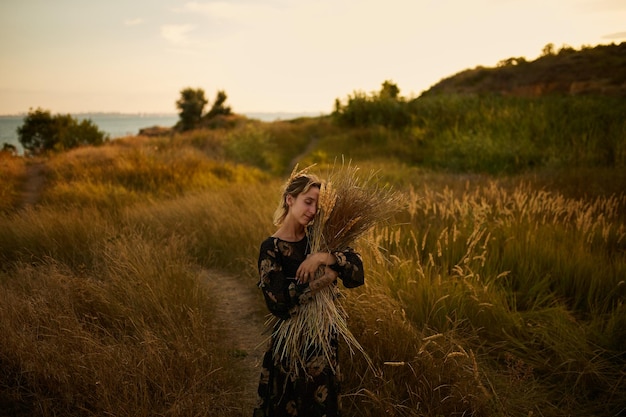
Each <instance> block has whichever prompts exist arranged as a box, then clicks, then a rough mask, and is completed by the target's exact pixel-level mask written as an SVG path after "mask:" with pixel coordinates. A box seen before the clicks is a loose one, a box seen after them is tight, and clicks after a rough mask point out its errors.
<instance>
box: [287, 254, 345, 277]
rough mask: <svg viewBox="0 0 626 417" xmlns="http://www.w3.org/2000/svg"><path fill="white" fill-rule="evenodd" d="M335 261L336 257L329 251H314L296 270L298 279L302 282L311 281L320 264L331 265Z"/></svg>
mask: <svg viewBox="0 0 626 417" xmlns="http://www.w3.org/2000/svg"><path fill="white" fill-rule="evenodd" d="M335 262H336V260H335V257H334V256H333V255H332V254H330V253H328V252H316V253H313V254H311V255H309V256H307V257H306V259H305V260H304V261H303V262H302V263H301V264H300V266H299V267H298V270H297V271H296V279H297V280H298V282H299V283H300V284H304V283H306V282H311V281H313V280H314V279H315V277H316V275H317V271H318V270H319V268H320V266H322V265H330V264H333V263H335ZM335 278H336V277H335Z"/></svg>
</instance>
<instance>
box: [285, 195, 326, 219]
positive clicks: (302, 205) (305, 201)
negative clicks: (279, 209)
mask: <svg viewBox="0 0 626 417" xmlns="http://www.w3.org/2000/svg"><path fill="white" fill-rule="evenodd" d="M319 195H320V189H319V188H318V187H311V188H309V191H307V192H306V193H300V194H298V196H297V197H296V198H294V197H293V196H291V195H289V196H287V204H289V216H290V217H292V218H293V219H294V220H295V221H297V222H298V223H299V224H301V225H303V226H306V225H307V224H309V223H311V221H312V220H313V217H315V213H316V212H317V199H318V198H319Z"/></svg>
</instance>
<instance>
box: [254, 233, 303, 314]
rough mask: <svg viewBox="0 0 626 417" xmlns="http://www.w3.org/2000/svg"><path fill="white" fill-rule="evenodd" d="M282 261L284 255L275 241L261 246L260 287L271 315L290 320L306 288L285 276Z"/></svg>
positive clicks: (259, 262)
mask: <svg viewBox="0 0 626 417" xmlns="http://www.w3.org/2000/svg"><path fill="white" fill-rule="evenodd" d="M281 259H282V254H281V253H280V250H278V248H277V247H276V244H275V240H274V239H267V240H265V241H264V242H263V243H262V244H261V250H260V253H259V261H258V268H259V283H258V285H259V288H260V289H261V291H262V292H263V297H264V298H265V304H266V305H267V308H268V310H269V311H270V313H272V314H273V315H275V316H276V317H278V318H281V319H288V318H289V317H290V316H291V312H292V311H294V307H295V306H296V305H297V304H299V302H300V295H301V294H302V293H303V291H304V290H305V288H304V287H303V286H301V285H297V284H296V282H295V280H294V279H293V278H291V279H290V278H287V277H286V276H285V274H284V272H283V267H282V262H281Z"/></svg>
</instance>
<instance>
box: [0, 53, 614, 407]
mask: <svg viewBox="0 0 626 417" xmlns="http://www.w3.org/2000/svg"><path fill="white" fill-rule="evenodd" d="M518 66H519V65H518ZM624 106H625V104H624V100H623V99H620V98H616V97H611V96H597V95H594V96H571V95H567V96H549V97H544V96H541V97H503V96H500V95H482V96H481V95H475V94H472V95H464V94H451V95H446V94H427V95H424V96H422V97H420V98H418V99H414V100H408V99H405V98H403V97H402V96H401V95H400V90H399V88H398V87H397V86H395V84H393V83H392V82H391V81H388V82H385V83H384V84H383V86H382V89H381V91H379V92H376V93H372V94H363V93H355V94H354V95H351V96H349V98H348V99H347V100H346V101H344V102H341V101H339V102H338V105H337V106H336V111H335V113H334V114H333V115H331V116H328V117H319V118H301V119H296V120H291V121H279V122H273V123H262V122H259V121H255V120H247V119H245V118H240V119H238V120H237V123H232V124H226V125H213V126H211V128H206V127H205V128H200V129H191V130H188V131H184V132H177V131H172V132H169V134H167V135H164V136H155V137H148V136H137V137H127V138H124V139H119V140H115V141H110V142H107V143H105V144H103V145H102V146H99V147H94V146H82V147H79V148H76V149H72V150H69V151H65V152H59V153H55V154H50V155H47V156H46V157H45V159H44V158H42V162H43V163H45V165H46V171H45V173H46V186H45V187H44V189H43V193H42V195H41V199H40V203H39V204H37V205H36V206H35V207H31V208H27V209H19V207H20V202H19V191H18V190H19V188H20V183H21V181H22V180H23V177H24V174H25V171H26V167H27V165H28V164H29V163H31V161H30V159H28V158H19V157H17V156H15V155H12V154H9V153H4V154H3V153H0V157H1V158H0V176H1V177H2V181H1V182H0V196H2V197H4V196H6V197H7V198H6V199H5V198H0V301H1V302H0V329H2V334H3V337H2V338H1V339H0V368H1V369H3V371H4V372H2V373H0V409H2V410H8V411H7V413H8V414H10V415H17V416H27V415H28V416H31V415H39V416H53V415H72V416H93V415H107V414H108V415H117V416H141V415H144V416H147V415H168V416H172V417H177V416H181V417H182V416H188V415H198V416H203V415H207V416H208V415H211V416H217V417H227V416H228V417H231V416H239V415H241V416H245V415H250V412H251V410H249V409H242V407H241V400H242V398H241V396H242V392H241V381H240V380H239V378H240V377H239V374H240V373H241V366H242V362H241V361H240V358H241V356H242V354H245V352H244V353H242V352H233V351H232V350H228V349H227V347H226V346H227V342H228V340H229V339H230V333H229V332H235V331H238V329H225V328H223V327H220V326H221V325H220V321H219V312H218V311H216V310H215V305H216V304H215V303H214V302H212V298H211V297H213V296H215V294H211V293H208V292H207V290H206V287H204V286H203V285H202V283H201V282H200V281H199V279H198V275H199V271H201V270H203V269H207V268H217V269H221V270H226V271H231V272H232V273H233V275H236V279H237V280H238V281H241V282H243V283H245V286H246V288H250V291H254V285H255V282H256V280H257V271H256V264H255V263H256V258H257V256H258V245H259V243H260V242H261V241H262V239H264V238H265V237H266V236H267V235H268V234H270V233H272V231H273V229H272V225H271V218H272V212H273V210H274V208H275V204H276V203H277V199H278V195H277V193H278V192H279V187H280V185H281V184H282V182H283V180H284V176H285V175H288V173H289V172H291V169H292V168H293V165H294V163H295V162H299V163H300V164H301V165H302V166H307V165H309V164H317V165H316V167H315V170H316V171H317V172H318V173H319V174H320V175H321V176H324V173H325V172H326V170H330V169H332V167H333V165H334V164H336V163H341V162H338V161H341V160H342V159H345V160H351V161H352V162H351V163H352V164H353V165H356V166H358V167H359V168H360V169H361V171H362V172H363V174H364V175H369V173H370V172H375V173H376V175H375V178H377V179H378V181H379V182H380V184H381V185H390V186H392V187H393V188H394V189H396V190H399V191H401V192H402V193H403V194H404V195H405V197H406V201H405V203H406V204H405V207H404V209H403V210H401V212H400V213H398V214H397V215H396V216H395V217H394V218H393V219H392V221H391V222H390V223H389V224H387V225H384V226H381V227H378V228H376V229H375V230H374V231H372V233H371V234H369V235H368V236H367V237H366V238H365V239H363V240H361V241H359V242H358V246H357V247H358V249H359V251H360V252H361V253H362V254H363V255H364V260H365V266H366V268H367V272H366V285H365V287H363V288H360V289H356V290H354V291H350V292H345V297H344V298H342V300H343V302H344V303H345V306H346V308H347V310H348V313H349V317H350V321H349V324H350V326H351V329H352V331H353V333H354V334H355V335H357V336H358V339H359V342H360V344H361V345H362V346H363V347H364V349H365V350H366V352H367V353H368V354H369V356H370V357H371V358H372V359H373V360H374V363H375V364H376V366H377V367H378V372H376V373H374V372H372V370H371V369H370V368H369V367H368V365H367V363H366V361H365V360H364V359H363V358H362V357H360V356H359V355H358V354H355V355H354V356H353V357H352V358H348V355H349V351H348V350H347V349H343V350H341V354H342V355H345V356H344V360H343V362H342V366H343V373H344V375H345V377H346V379H345V381H344V384H343V390H344V393H345V394H346V395H345V396H344V399H343V403H344V407H345V414H346V415H358V416H364V417H378V416H396V417H438V416H454V415H473V416H477V417H492V416H497V417H504V416H507V417H527V416H529V415H540V416H544V417H557V416H559V417H560V416H563V415H568V416H575V417H583V416H584V417H587V416H592V415H595V416H600V415H602V416H604V415H606V416H618V415H621V414H623V412H624V410H625V409H626V401H625V400H624V399H625V398H626V386H625V385H624V378H625V377H626V357H625V356H624V352H626V308H625V306H626V284H625V283H624V277H625V276H626V193H625V192H624V190H625V189H626V169H624V168H625V166H626V125H625V123H626V121H625V120H624V117H623V115H624V114H625V113H626V112H625V107H624ZM376 109H378V110H376ZM389 109H392V110H389ZM387 111H391V113H384V114H385V115H388V116H389V117H391V118H392V120H396V119H393V116H394V113H393V112H394V111H397V112H398V114H402V115H404V116H403V117H405V116H406V118H404V119H401V118H398V119H397V120H402V123H388V119H387V116H385V117H381V116H380V113H381V112H387ZM258 299H259V303H262V298H261V296H260V294H259V298H258ZM260 305H261V304H260ZM258 307H259V306H249V305H245V306H241V308H249V309H250V311H256V309H257V308H258ZM261 307H262V305H261ZM262 340H263V335H259V342H261V341H262ZM348 359H350V360H348Z"/></svg>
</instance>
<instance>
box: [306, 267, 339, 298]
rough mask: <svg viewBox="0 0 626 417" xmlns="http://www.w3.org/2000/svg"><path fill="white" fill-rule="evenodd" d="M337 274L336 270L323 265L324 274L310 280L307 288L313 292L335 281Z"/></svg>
mask: <svg viewBox="0 0 626 417" xmlns="http://www.w3.org/2000/svg"><path fill="white" fill-rule="evenodd" d="M338 276H339V274H338V273H337V272H336V271H333V270H332V269H330V268H329V267H324V275H322V276H321V277H319V278H318V279H316V280H314V281H311V283H309V288H310V289H311V292H312V293H315V292H317V291H319V290H321V289H322V288H325V287H328V286H329V285H330V284H332V283H333V282H335V280H336V279H337V277H338Z"/></svg>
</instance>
